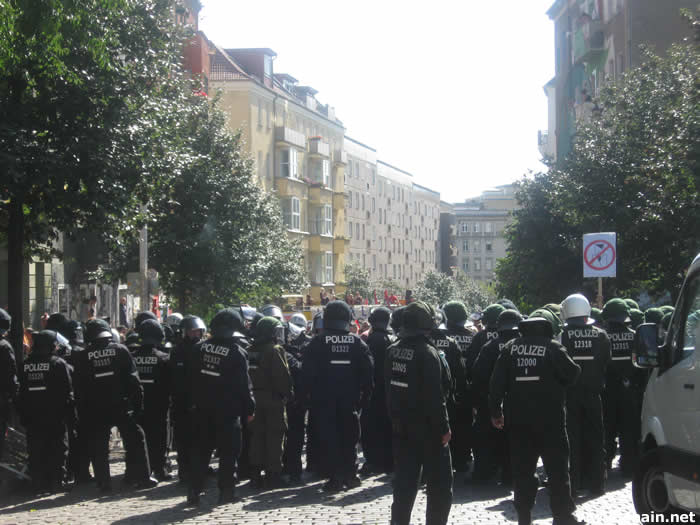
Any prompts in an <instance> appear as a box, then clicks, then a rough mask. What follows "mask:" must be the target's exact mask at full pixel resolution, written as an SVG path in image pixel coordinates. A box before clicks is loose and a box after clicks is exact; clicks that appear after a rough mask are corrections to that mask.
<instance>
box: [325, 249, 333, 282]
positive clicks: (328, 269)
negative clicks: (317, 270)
mask: <svg viewBox="0 0 700 525" xmlns="http://www.w3.org/2000/svg"><path fill="white" fill-rule="evenodd" d="M324 259H325V261H324V262H325V265H324V278H325V280H326V282H327V283H331V282H333V252H326V253H325V254H324Z"/></svg>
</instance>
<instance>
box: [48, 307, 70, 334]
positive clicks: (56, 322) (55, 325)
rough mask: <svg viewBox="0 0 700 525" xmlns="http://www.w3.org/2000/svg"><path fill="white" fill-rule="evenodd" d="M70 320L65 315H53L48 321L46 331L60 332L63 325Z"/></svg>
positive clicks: (57, 313)
mask: <svg viewBox="0 0 700 525" xmlns="http://www.w3.org/2000/svg"><path fill="white" fill-rule="evenodd" d="M66 321H68V319H67V318H66V316H65V315H63V314H62V313H60V312H55V313H52V314H51V315H50V316H49V318H48V319H47V320H46V330H53V331H54V332H60V331H61V329H62V328H63V325H64V324H66Z"/></svg>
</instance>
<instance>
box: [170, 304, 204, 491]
mask: <svg viewBox="0 0 700 525" xmlns="http://www.w3.org/2000/svg"><path fill="white" fill-rule="evenodd" d="M206 331H207V325H206V324H204V321H202V319H200V318H199V317H197V316H195V315H186V316H185V317H183V319H182V321H181V322H180V334H181V339H180V342H179V343H178V344H177V345H176V346H175V348H174V349H173V351H172V352H171V353H170V360H169V365H170V379H171V391H170V394H171V398H172V404H173V406H172V410H171V415H172V419H173V433H174V439H175V450H176V451H177V476H178V479H179V480H180V482H182V483H184V482H186V481H187V477H188V469H189V466H190V463H191V460H190V449H191V448H192V436H191V433H190V431H191V428H190V422H189V410H188V406H187V376H186V374H185V363H186V362H187V361H188V359H191V358H190V354H192V352H194V347H195V345H196V344H197V343H199V342H200V341H201V340H202V338H203V337H204V334H205V333H206Z"/></svg>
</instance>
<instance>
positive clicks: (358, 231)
mask: <svg viewBox="0 0 700 525" xmlns="http://www.w3.org/2000/svg"><path fill="white" fill-rule="evenodd" d="M355 238H356V239H357V240H358V241H359V240H360V223H359V222H358V223H357V224H355Z"/></svg>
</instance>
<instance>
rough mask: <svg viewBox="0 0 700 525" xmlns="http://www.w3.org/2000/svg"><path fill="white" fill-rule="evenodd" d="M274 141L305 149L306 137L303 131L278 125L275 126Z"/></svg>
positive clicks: (278, 143)
mask: <svg viewBox="0 0 700 525" xmlns="http://www.w3.org/2000/svg"><path fill="white" fill-rule="evenodd" d="M275 141H276V142H277V145H281V146H295V147H297V148H299V149H306V137H304V134H303V133H299V132H298V131H295V130H293V129H292V128H285V127H283V126H279V127H277V128H275Z"/></svg>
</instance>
